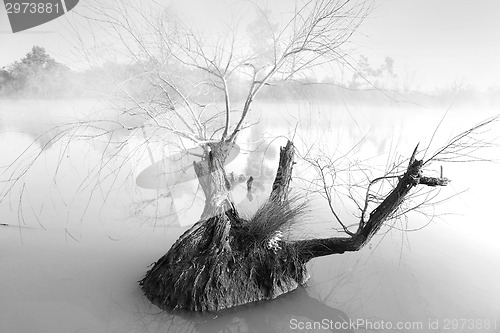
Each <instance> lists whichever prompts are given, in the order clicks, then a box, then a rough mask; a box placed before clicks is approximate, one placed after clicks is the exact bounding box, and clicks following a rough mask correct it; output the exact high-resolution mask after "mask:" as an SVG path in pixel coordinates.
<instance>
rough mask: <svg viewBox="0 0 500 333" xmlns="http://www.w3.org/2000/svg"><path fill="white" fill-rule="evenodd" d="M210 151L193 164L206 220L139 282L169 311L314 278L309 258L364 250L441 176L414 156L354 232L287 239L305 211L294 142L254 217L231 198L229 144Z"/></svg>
mask: <svg viewBox="0 0 500 333" xmlns="http://www.w3.org/2000/svg"><path fill="white" fill-rule="evenodd" d="M208 148H209V149H210V152H209V153H208V158H207V160H205V161H202V162H198V163H195V165H194V167H195V171H196V174H197V176H198V179H199V181H200V184H201V186H202V188H203V191H204V193H205V196H206V202H205V208H204V210H203V214H202V217H201V219H200V221H199V222H197V223H196V224H195V225H193V226H192V227H191V228H190V229H189V230H187V231H186V232H185V233H184V234H183V235H182V236H181V237H180V238H179V239H178V240H177V241H176V242H175V244H174V245H173V246H172V247H171V248H170V250H169V251H168V252H167V254H165V255H164V256H163V257H162V258H160V260H158V262H156V263H155V264H154V265H153V267H152V268H151V270H150V271H149V272H148V273H147V274H146V276H145V277H144V279H142V280H141V281H140V284H141V285H142V289H143V291H144V293H145V294H146V296H147V297H148V298H149V299H150V300H151V301H152V302H153V303H155V304H157V305H158V306H159V307H161V308H163V309H186V310H191V311H218V310H222V309H226V308H230V307H234V306H237V305H241V304H246V303H250V302H255V301H260V300H269V299H274V298H276V297H277V296H279V295H281V294H283V293H287V292H289V291H292V290H294V289H296V288H297V287H298V286H300V285H302V284H304V283H305V282H306V281H307V279H308V278H309V275H308V273H307V270H306V263H307V262H308V261H309V260H311V259H312V258H314V257H318V256H324V255H329V254H336V253H344V252H346V251H357V250H359V249H360V248H361V247H362V246H364V245H365V244H366V243H367V242H368V241H369V240H370V238H371V237H372V236H373V235H374V234H375V233H376V232H377V231H378V230H379V229H380V227H381V226H382V224H383V222H384V221H385V220H386V219H387V218H388V217H389V216H390V215H391V214H392V213H393V212H394V211H395V210H396V209H397V208H398V207H399V205H400V204H401V203H402V201H403V200H404V197H405V196H406V194H407V193H408V192H409V191H410V190H411V189H412V188H413V187H414V186H416V185H417V184H419V182H420V183H425V184H427V185H432V186H435V185H436V184H437V185H439V182H440V181H441V182H442V181H443V180H442V179H441V180H440V179H435V178H428V177H422V176H421V172H420V169H421V167H422V161H416V160H414V158H413V157H412V161H411V163H410V165H409V167H408V170H407V172H406V173H405V174H404V176H403V177H402V178H401V179H400V180H399V183H398V184H397V186H396V187H395V188H394V189H393V191H392V192H391V193H390V194H389V195H388V196H387V198H386V199H385V200H384V201H383V202H382V203H381V204H380V205H379V207H377V208H376V209H375V210H374V211H373V212H372V213H371V214H370V218H369V220H368V221H367V222H366V223H360V226H359V228H358V230H357V232H356V233H355V234H354V235H353V236H352V237H348V238H347V237H345V238H324V239H313V240H301V241H294V242H292V241H284V240H282V239H281V235H282V234H281V231H282V230H284V228H285V227H286V226H289V225H290V224H291V223H294V222H297V220H298V219H299V218H300V217H301V214H302V212H303V210H302V208H303V206H301V205H298V206H297V207H293V205H290V199H289V198H288V193H289V184H290V181H291V178H292V169H293V164H294V161H293V160H294V147H293V144H292V142H291V141H289V142H288V143H287V145H286V147H284V148H282V149H281V152H280V161H279V167H278V171H277V174H276V179H275V181H274V183H273V189H272V192H271V194H270V197H269V200H268V202H267V203H265V204H264V205H263V206H262V207H261V208H260V209H259V210H258V211H257V213H256V214H255V215H254V217H252V218H251V219H249V220H246V219H243V218H241V217H240V216H239V215H238V212H237V211H236V209H235V207H234V205H233V203H232V202H231V201H230V200H229V197H228V189H229V187H230V184H229V181H228V179H227V176H226V174H225V172H224V167H223V165H224V160H225V158H226V156H227V153H228V151H229V148H230V144H229V143H227V142H221V143H218V144H212V145H210V146H209V147H208ZM441 185H443V184H441ZM444 185H445V184H444Z"/></svg>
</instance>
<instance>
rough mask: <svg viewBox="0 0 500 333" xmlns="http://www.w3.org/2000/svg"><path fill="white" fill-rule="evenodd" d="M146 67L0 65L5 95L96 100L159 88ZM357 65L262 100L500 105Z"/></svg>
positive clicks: (274, 86)
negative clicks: (149, 81)
mask: <svg viewBox="0 0 500 333" xmlns="http://www.w3.org/2000/svg"><path fill="white" fill-rule="evenodd" d="M172 66H173V65H172ZM177 66H178V65H177ZM145 67H146V66H145V64H139V63H135V64H134V63H133V64H130V63H128V64H127V63H118V62H110V61H106V62H104V63H103V64H102V65H99V66H93V67H90V68H88V69H86V70H83V71H74V70H71V69H70V68H69V67H68V66H66V65H64V64H62V63H59V62H57V61H56V60H54V59H53V58H52V57H51V56H50V55H49V54H48V53H47V52H46V50H45V49H44V48H43V47H40V46H33V48H32V49H31V51H30V52H28V53H27V54H26V56H25V57H24V58H22V59H21V60H20V61H16V62H14V63H12V64H11V65H8V66H5V67H3V68H2V69H0V97H4V98H16V97H17V98H80V97H83V98H92V97H99V96H114V97H117V96H118V97H119V96H120V95H124V94H131V93H132V94H133V95H135V96H134V97H138V98H140V97H147V96H148V95H151V94H155V93H158V92H157V91H154V90H153V91H152V90H151V86H149V85H145V84H144V81H143V80H141V79H139V77H140V76H141V74H142V73H143V71H144V68H145ZM355 67H356V68H357V69H356V70H355V71H352V70H350V71H346V72H344V71H343V70H341V71H340V74H338V75H337V76H336V77H333V76H330V77H324V78H321V79H318V78H316V77H314V76H313V75H311V76H307V75H306V76H301V77H297V78H292V79H290V80H287V81H285V82H283V81H276V82H273V81H270V82H269V83H268V84H267V85H266V87H265V89H263V90H262V92H261V95H260V96H261V99H262V100H268V101H283V100H297V99H308V100H318V101H331V102H334V103H335V102H338V103H344V102H346V101H356V102H359V103H367V104H371V105H377V104H380V105H382V104H387V102H388V101H411V102H416V103H426V104H434V105H446V104H449V103H451V102H453V103H455V104H456V103H458V104H460V103H488V104H491V105H498V104H500V87H496V88H495V87H493V88H490V89H489V90H488V91H484V92H478V91H477V90H476V89H474V88H473V87H471V86H468V85H466V84H463V83H460V82H454V83H452V84H450V85H449V86H446V87H440V88H436V89H434V91H432V92H427V93H422V92H420V91H418V84H417V82H416V79H415V73H414V72H413V73H408V72H407V73H396V71H395V68H394V59H392V58H391V57H386V58H385V59H384V62H383V63H382V64H381V65H380V66H378V67H374V66H373V65H372V64H370V62H369V60H368V58H367V57H365V56H363V55H361V56H360V57H359V59H358V61H357V63H356V65H355ZM170 71H171V72H172V73H177V75H179V77H187V76H189V77H191V78H195V77H197V76H201V75H203V73H201V72H197V71H196V70H193V69H190V68H189V69H188V68H171V69H170ZM179 84H180V85H182V83H179ZM227 84H228V87H229V89H230V90H231V92H232V94H233V96H235V97H236V98H238V97H241V98H243V97H244V96H245V88H244V84H243V83H242V82H240V81H238V79H231V80H230V81H229V82H227ZM179 88H180V89H182V87H179ZM125 91H126V93H125ZM123 97H126V96H123ZM127 97H128V96H127ZM205 99H206V101H207V102H213V101H218V100H221V99H223V96H222V94H220V95H218V94H217V92H213V91H212V92H210V93H208V92H207V93H206V94H205Z"/></svg>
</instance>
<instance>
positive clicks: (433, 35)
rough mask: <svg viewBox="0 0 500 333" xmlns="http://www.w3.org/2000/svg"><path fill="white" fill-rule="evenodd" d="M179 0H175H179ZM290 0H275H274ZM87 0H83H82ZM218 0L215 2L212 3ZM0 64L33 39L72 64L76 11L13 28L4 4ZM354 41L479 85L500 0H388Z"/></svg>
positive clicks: (196, 13) (499, 79)
mask: <svg viewBox="0 0 500 333" xmlns="http://www.w3.org/2000/svg"><path fill="white" fill-rule="evenodd" d="M174 1H175V0H174ZM278 1H279V2H283V3H284V2H288V1H290V0H273V1H272V2H273V3H277V2H278ZM82 3H85V0H80V4H82ZM176 3H177V5H178V7H180V8H181V10H184V12H185V15H192V16H193V18H196V19H198V20H202V19H204V20H205V21H206V22H210V20H213V16H214V15H212V14H211V13H216V12H217V11H218V9H220V8H221V7H222V6H225V5H224V4H225V3H237V1H228V0H226V1H223V0H179V1H178V2H176ZM212 4H213V6H212ZM0 7H1V9H0V66H5V65H8V64H10V63H12V62H13V61H15V60H18V59H20V58H22V57H23V56H24V55H25V54H26V53H27V52H28V51H29V50H30V49H31V47H32V46H33V45H39V46H43V47H45V48H46V49H47V51H48V52H49V54H51V55H52V56H53V57H55V58H56V59H57V60H59V61H61V62H64V63H66V64H71V58H70V57H69V52H68V49H69V48H70V43H69V42H68V41H66V40H65V39H63V38H62V37H61V34H62V33H65V32H66V33H67V29H66V28H67V25H68V22H67V20H71V19H72V17H71V13H69V14H68V15H65V16H63V17H60V18H58V19H56V20H54V21H52V22H49V23H46V24H44V25H42V26H39V27H36V28H32V29H30V30H28V31H26V32H20V33H16V34H12V32H11V31H10V26H9V23H8V19H7V14H6V11H5V7H3V6H0ZM360 32H361V34H359V35H358V36H356V37H355V38H356V39H355V41H356V43H357V44H359V45H360V46H361V49H360V50H359V51H358V52H359V53H360V54H364V55H365V56H367V57H368V58H369V60H370V62H372V63H373V64H374V65H375V66H377V65H379V64H380V63H381V62H382V60H383V59H384V57H386V56H390V57H392V58H393V59H394V60H395V63H396V69H397V70H398V71H399V72H400V73H401V72H403V71H405V72H407V73H413V72H414V73H415V80H416V82H417V83H418V84H419V85H420V87H421V88H424V89H425V88H432V87H436V86H443V85H447V84H451V83H453V82H454V81H459V82H463V83H466V84H472V85H475V86H477V87H479V88H487V87H489V86H499V85H500V0H385V1H379V6H378V7H377V9H376V10H375V11H374V12H373V13H372V15H371V16H370V17H369V18H368V19H367V20H366V21H365V22H364V24H363V26H362V27H361V29H360Z"/></svg>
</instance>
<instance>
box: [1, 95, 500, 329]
mask: <svg viewBox="0 0 500 333" xmlns="http://www.w3.org/2000/svg"><path fill="white" fill-rule="evenodd" d="M103 109H104V107H103V105H102V104H101V103H99V102H97V101H89V100H75V101H13V100H0V167H1V168H2V169H0V181H1V183H0V189H1V190H0V194H1V195H2V196H4V195H5V194H6V193H7V192H6V191H7V190H8V189H11V190H10V192H9V193H8V194H7V195H6V196H4V197H3V198H2V202H1V205H0V218H1V220H0V223H2V225H1V226H0V331H1V332H297V331H335V329H334V328H335V327H336V326H335V323H337V322H342V321H344V320H351V321H354V322H357V323H358V324H359V325H358V326H357V327H356V328H357V330H355V331H358V332H364V331H379V332H386V331H387V332H390V331H391V332H392V331H398V330H396V329H395V328H396V325H398V324H403V325H405V327H402V328H401V329H399V331H403V332H437V331H439V330H442V331H446V328H450V329H451V328H453V325H454V324H457V325H458V326H455V328H457V329H456V330H455V331H462V332H478V331H479V332H499V331H500V284H499V282H498V281H500V244H499V242H498V240H497V235H498V234H500V219H499V217H498V214H496V211H495V208H496V206H497V205H498V193H497V191H498V188H500V180H499V177H498V174H499V172H500V166H499V164H496V163H447V164H443V168H444V175H445V176H446V177H448V178H450V179H451V180H452V182H451V184H450V185H449V186H447V187H445V188H442V189H440V193H439V196H438V197H437V198H436V199H435V200H436V201H439V200H442V199H445V198H448V197H451V198H450V199H449V200H447V201H445V202H443V203H440V204H439V205H437V206H430V207H428V209H427V210H426V212H427V216H425V215H422V214H410V215H408V219H402V220H400V221H399V222H397V223H395V224H391V226H388V227H387V228H385V229H384V230H382V232H381V233H380V234H379V235H377V236H375V237H374V239H373V240H372V242H371V243H370V245H369V246H367V247H366V248H364V249H362V250H361V251H359V252H357V253H350V254H344V255H335V256H328V257H323V258H318V259H314V260H312V261H311V262H310V263H309V268H310V274H311V280H310V281H309V282H308V284H307V286H306V287H305V288H301V289H300V290H297V291H296V292H293V293H291V294H288V295H284V296H283V297H280V298H279V299H277V300H275V301H272V302H267V303H259V304H254V305H251V306H246V307H242V308H237V309H234V310H231V311H227V312H223V313H220V314H209V315H190V314H182V313H181V314H179V313H175V314H170V313H166V312H163V311H161V310H159V309H158V308H157V307H155V306H153V305H151V304H150V303H149V302H148V300H147V299H145V297H144V296H143V295H142V293H141V291H140V289H139V286H138V284H137V281H138V280H140V279H141V278H142V277H143V275H144V274H145V272H146V271H147V269H148V265H150V264H151V263H153V262H154V261H156V260H157V259H159V258H160V257H161V256H162V255H163V254H164V253H166V251H167V250H168V249H169V248H170V246H171V245H172V243H173V242H174V241H175V240H176V238H177V237H178V236H179V235H180V234H182V233H183V232H184V231H185V230H186V228H188V227H189V224H191V223H192V222H194V221H196V218H197V216H199V213H200V210H201V201H200V198H199V197H198V198H196V196H195V195H193V193H198V192H196V191H197V184H196V180H194V179H190V178H189V177H188V176H185V177H187V178H186V179H183V180H182V181H181V182H179V184H178V185H175V186H171V184H170V185H168V186H167V185H165V186H162V187H159V188H157V189H148V188H141V187H140V186H138V185H141V184H142V183H139V184H138V183H137V182H136V178H137V175H138V174H140V172H141V171H143V170H144V169H145V168H147V167H148V166H149V165H151V164H152V163H153V162H155V161H156V162H157V161H158V160H159V159H160V157H159V156H161V152H162V151H163V150H162V149H163V148H161V149H159V150H158V151H154V150H152V149H150V148H151V147H154V146H155V145H156V146H157V145H158V144H159V142H153V143H152V144H151V145H149V144H146V145H145V144H144V142H145V139H144V137H145V136H146V134H144V137H142V138H141V135H140V133H138V134H137V133H136V135H135V134H134V135H135V136H133V137H132V136H131V134H130V133H128V132H127V131H126V130H119V129H118V128H117V127H116V124H107V125H106V126H104V125H103V124H104V123H103V122H100V123H99V125H100V126H101V125H102V126H101V127H100V128H99V129H98V130H96V131H101V132H102V135H99V136H96V135H95V133H101V132H95V131H94V132H93V133H94V138H93V139H92V140H89V139H88V138H87V137H85V136H83V135H81V133H77V132H72V131H71V130H68V131H67V133H70V135H72V136H70V137H68V136H67V137H64V138H60V140H59V141H58V139H59V137H58V134H57V133H58V132H57V130H53V128H54V126H60V125H61V124H68V123H75V122H77V121H78V120H80V122H81V120H82V119H86V117H89V116H90V115H93V116H95V115H96V114H99V113H101V112H102V113H103V114H104V115H106V114H107V113H106V112H107V111H103ZM254 111H255V114H259V115H260V114H261V115H262V116H261V117H260V118H257V117H256V118H255V119H254V120H257V119H258V120H259V125H257V126H256V127H255V128H253V129H251V130H249V131H248V132H247V134H245V135H243V134H242V135H241V136H240V138H239V139H240V141H239V143H240V147H241V148H242V152H244V151H245V149H249V150H250V149H251V147H254V146H252V143H253V142H254V141H256V140H255V138H260V137H274V136H277V137H279V139H278V140H276V141H273V142H272V143H271V144H270V145H269V149H267V150H266V151H265V152H266V154H265V155H262V156H264V158H265V163H264V165H265V167H264V168H262V169H259V170H254V172H257V173H258V175H259V176H260V177H261V181H260V185H261V186H260V187H259V188H257V189H256V193H255V196H256V200H254V201H252V203H249V202H247V201H245V198H244V197H245V196H244V195H242V193H243V192H241V191H240V192H241V193H236V192H235V193H234V198H235V200H236V201H237V202H238V204H240V206H241V208H242V209H243V210H245V211H246V212H247V214H251V213H252V211H254V210H255V209H256V208H257V206H258V204H259V203H260V202H262V201H263V200H265V197H266V191H268V190H269V184H270V181H272V178H273V175H272V170H273V165H275V162H276V161H277V158H278V153H277V151H278V147H279V145H281V144H283V143H284V142H286V140H285V139H284V136H287V135H288V136H293V137H294V139H293V141H294V143H295V144H296V146H297V148H298V151H299V154H302V155H304V154H305V152H306V151H307V148H309V147H311V146H314V148H315V149H316V148H317V149H322V151H323V152H324V153H325V154H327V155H328V156H330V158H331V159H332V160H336V163H337V164H336V166H337V165H338V167H337V168H338V170H341V169H342V168H343V167H345V168H347V166H348V165H353V164H355V163H354V162H356V163H357V165H360V166H362V167H363V168H364V167H367V168H369V169H370V171H371V172H372V174H373V175H378V172H380V173H381V172H383V170H384V168H385V167H386V166H387V165H388V161H393V160H397V159H398V156H402V157H405V158H408V157H409V156H410V155H411V152H412V151H413V149H414V147H415V145H416V144H417V143H419V142H420V147H421V148H422V147H423V148H425V147H427V145H428V144H429V142H430V141H432V144H431V146H430V148H429V150H428V152H427V153H426V156H429V155H430V154H431V152H432V151H435V150H436V149H438V148H439V147H440V146H442V145H443V144H444V143H445V142H446V141H447V140H449V139H450V138H451V137H453V136H454V135H456V134H458V133H459V132H460V131H462V130H465V129H467V128H468V127H470V126H472V125H474V124H476V123H478V122H479V121H481V120H483V119H486V118H488V117H489V116H492V115H494V114H495V110H493V109H489V108H486V107H481V108H474V107H470V108H451V109H450V110H449V111H447V110H445V109H436V108H434V109H428V108H424V107H417V106H401V105H399V106H387V107H366V106H355V105H354V106H349V107H345V106H338V105H333V104H332V105H330V104H328V103H323V104H317V103H308V102H300V103H291V102H289V103H282V104H270V103H261V104H256V105H255V107H254ZM446 112H447V114H446V117H445V119H444V121H443V123H442V125H441V126H440V128H439V130H438V132H437V134H435V135H433V133H434V130H435V128H436V126H437V124H438V123H439V122H440V120H441V119H442V117H443V116H444V114H445V113H446ZM497 113H498V112H497ZM103 117H104V118H105V116H103ZM104 118H101V119H104ZM127 121H129V124H134V122H135V121H136V120H134V119H129V120H127ZM65 126H68V125H65ZM66 129H67V127H66ZM495 131H496V133H498V125H496V127H494V129H492V131H490V132H489V133H484V137H485V138H489V137H495V136H498V134H496V133H495ZM111 132H112V133H113V134H110V133H111ZM146 141H147V140H146ZM123 142H127V144H126V145H124V144H123ZM160 143H161V142H160ZM353 147H354V148H353ZM266 148H267V146H266ZM23 152H25V153H24V155H23V157H22V158H21V159H17V160H16V158H17V157H18V156H19V155H20V154H21V153H23ZM422 154H423V152H422ZM485 155H486V156H485V157H487V158H491V159H495V158H496V159H499V158H500V150H499V149H498V148H495V149H492V150H488V151H485ZM35 156H39V157H38V159H37V161H36V162H35V163H34V164H33V165H31V167H30V169H29V170H28V171H27V172H26V173H25V174H23V172H22V171H23V169H22V168H23V167H26V166H27V165H29V163H30V161H31V160H32V159H33V157H35ZM252 156H253V155H252ZM252 156H250V155H245V154H243V153H242V154H241V158H240V159H238V158H237V159H236V160H235V161H234V163H232V164H230V166H228V168H230V169H231V170H234V172H235V173H240V172H244V171H245V170H247V171H248V170H249V165H250V164H249V161H253V159H254V157H252ZM259 156H261V155H259ZM262 156H261V157H262ZM12 163H14V164H13V165H14V166H15V167H14V168H12V167H9V166H10V165H11V164H12ZM260 165H261V164H260ZM440 165H441V164H440V163H436V164H433V165H431V166H429V168H426V169H425V170H426V172H429V174H430V175H436V174H438V173H439V167H440ZM295 172H296V176H297V180H296V182H295V183H294V184H293V185H294V186H297V187H298V186H303V185H304V183H303V182H300V181H299V179H300V178H302V177H304V178H307V177H312V176H313V174H312V173H311V171H310V169H308V168H306V166H305V165H304V164H301V163H299V164H298V165H297V167H296V169H295ZM20 174H22V175H23V178H21V180H20V181H19V182H17V183H15V184H14V183H13V182H12V178H13V177H16V176H18V175H20ZM349 174H350V172H349V170H348V169H346V170H345V172H344V173H342V172H340V171H339V179H338V182H339V183H340V184H342V182H344V183H348V182H349V181H354V180H353V179H351V178H349V177H348V175H349ZM340 175H341V177H340ZM353 177H354V176H353ZM11 186H12V188H11ZM143 187H144V186H143ZM20 197H21V198H22V200H20V199H19V198H20ZM340 199H341V197H339V198H338V199H336V201H335V205H336V207H337V209H338V211H339V212H340V213H341V217H342V218H343V219H344V220H346V221H350V223H355V222H356V218H355V217H354V214H355V213H356V211H355V208H354V205H353V204H352V203H350V202H349V200H340ZM310 210H311V213H310V215H309V216H308V217H307V219H306V220H305V221H304V222H303V223H301V225H300V226H297V230H298V231H297V232H296V235H295V236H297V235H298V236H301V237H314V236H315V235H316V236H318V235H319V236H321V237H325V235H335V234H336V231H335V228H337V227H338V225H336V224H335V223H334V218H333V216H332V214H331V212H329V210H328V206H327V205H326V202H324V201H321V200H319V199H311V202H310ZM401 228H405V229H411V230H416V231H410V232H402V231H401ZM417 229H420V230H417ZM465 319H467V320H473V321H474V324H473V325H474V327H475V328H476V329H475V330H474V329H472V328H471V327H469V326H467V325H470V321H465V322H464V321H463V320H465ZM324 320H326V322H325V321H324ZM453 320H455V321H453ZM314 322H316V323H318V322H320V323H323V324H324V326H322V327H315V328H314V327H311V329H309V326H308V325H313V323H314ZM325 323H328V325H326V324H325ZM436 323H437V325H438V326H435V325H436ZM495 323H496V328H495V327H494V325H495ZM370 325H371V326H370ZM384 325H385V326H384ZM388 325H393V326H392V329H391V327H390V326H388ZM446 325H448V326H446ZM461 325H465V326H463V327H462V326H461ZM480 325H482V326H481V327H479V326H480ZM488 325H489V328H488ZM362 327H364V328H365V329H362ZM435 328H436V329H435ZM437 328H439V330H437ZM458 328H463V329H462V330H459V329H458ZM448 331H449V330H448ZM452 331H453V330H452Z"/></svg>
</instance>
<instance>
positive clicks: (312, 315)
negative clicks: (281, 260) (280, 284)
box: [150, 287, 354, 333]
mask: <svg viewBox="0 0 500 333" xmlns="http://www.w3.org/2000/svg"><path fill="white" fill-rule="evenodd" d="M175 317H177V318H182V319H183V320H184V321H181V322H180V321H179V320H178V319H177V320H176V319H175ZM349 320H350V318H349V316H348V315H347V314H346V313H345V312H343V311H341V310H339V309H335V308H333V307H330V306H329V305H327V304H326V303H324V302H322V301H320V300H318V299H316V298H314V297H312V296H310V295H309V294H308V292H307V290H306V288H304V287H299V288H298V289H297V290H295V291H294V292H291V293H289V294H286V295H282V296H281V297H278V298H277V299H275V300H273V301H270V302H260V303H254V304H249V305H245V306H241V307H237V308H235V309H229V310H226V311H223V312H220V313H217V314H203V315H202V314H192V313H185V312H174V313H173V314H166V313H164V314H163V315H161V316H157V317H155V320H154V321H155V326H156V325H158V327H160V326H161V325H162V324H163V325H164V326H163V327H164V328H165V329H166V330H167V331H168V332H172V333H187V332H189V333H191V332H193V333H194V332H199V333H230V332H248V333H262V332H291V331H299V332H304V331H307V332H354V331H353V330H351V329H350V328H349V327H348V326H347V323H349ZM150 324H152V323H150Z"/></svg>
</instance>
